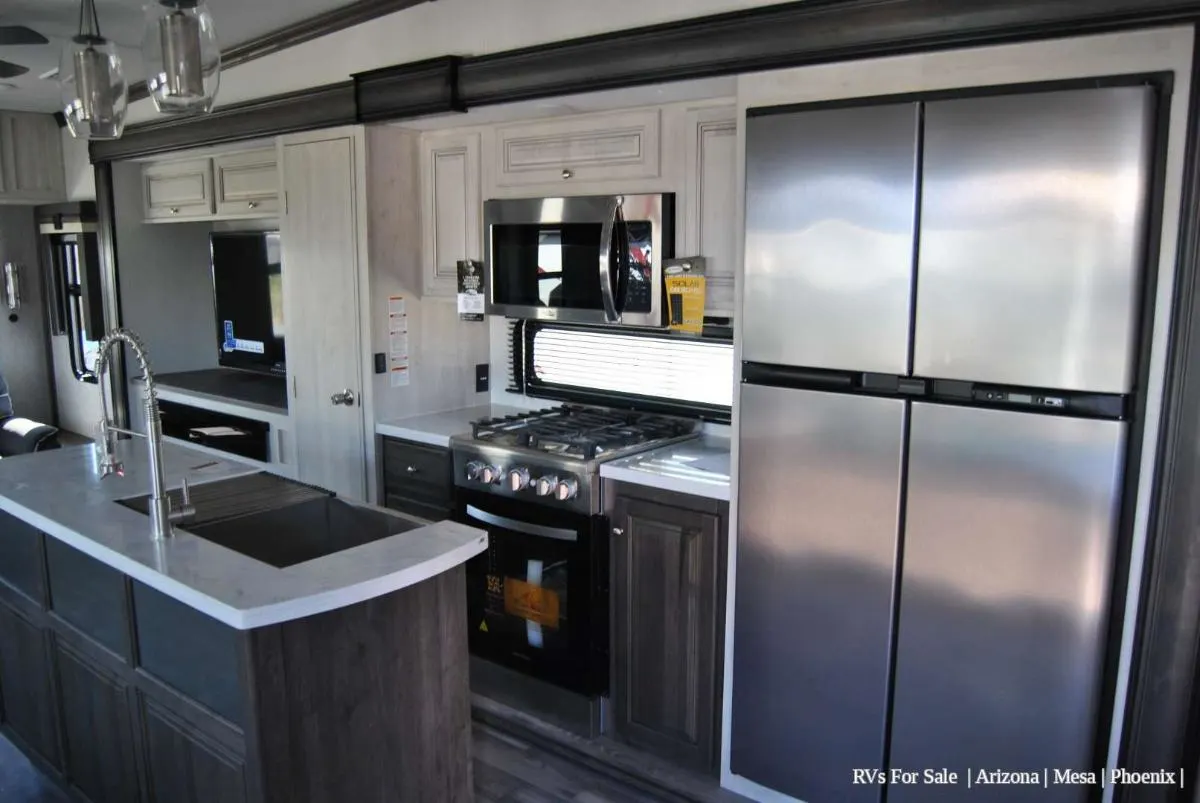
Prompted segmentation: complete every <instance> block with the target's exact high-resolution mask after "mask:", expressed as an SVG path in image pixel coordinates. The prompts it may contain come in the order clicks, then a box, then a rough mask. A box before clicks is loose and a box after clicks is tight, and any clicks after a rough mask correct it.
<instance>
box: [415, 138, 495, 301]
mask: <svg viewBox="0 0 1200 803" xmlns="http://www.w3.org/2000/svg"><path fill="white" fill-rule="evenodd" d="M480 186H481V183H480V167H479V135H478V134H475V133H467V134H462V133H451V134H429V135H426V136H423V137H422V138H421V262H422V265H423V266H424V268H423V271H422V274H423V276H422V283H423V290H424V293H425V295H434V296H439V295H440V296H450V295H454V293H455V292H456V290H457V287H458V261H459V260H460V259H480V260H481V259H483V248H482V246H481V237H482V228H481V226H482V223H481V218H480V213H481V211H482V203H483V198H482V193H481V190H480Z"/></svg>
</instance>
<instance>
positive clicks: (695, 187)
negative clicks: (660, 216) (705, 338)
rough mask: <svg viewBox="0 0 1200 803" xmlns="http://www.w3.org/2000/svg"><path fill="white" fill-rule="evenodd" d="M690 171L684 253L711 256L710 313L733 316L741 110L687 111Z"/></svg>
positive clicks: (685, 199) (707, 305)
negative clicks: (738, 134)
mask: <svg viewBox="0 0 1200 803" xmlns="http://www.w3.org/2000/svg"><path fill="white" fill-rule="evenodd" d="M687 130H688V141H687V153H686V162H687V174H686V182H687V184H686V188H685V190H684V194H683V243H684V247H683V249H682V250H681V251H680V250H679V249H677V253H679V255H680V256H703V257H706V258H707V269H708V280H707V283H706V284H707V291H708V295H707V298H706V299H705V304H704V307H705V310H704V312H705V314H706V315H710V316H714V317H730V316H732V315H733V310H734V288H733V284H734V275H735V271H736V269H737V264H738V258H737V232H736V231H735V230H734V228H735V222H736V220H737V214H736V213H737V109H736V108H734V107H732V106H719V107H712V108H706V109H694V110H692V111H690V112H688V127H687Z"/></svg>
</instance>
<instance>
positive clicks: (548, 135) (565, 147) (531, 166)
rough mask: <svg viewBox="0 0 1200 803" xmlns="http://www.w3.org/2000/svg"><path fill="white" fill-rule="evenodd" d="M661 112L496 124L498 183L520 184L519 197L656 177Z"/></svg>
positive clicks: (585, 190)
mask: <svg viewBox="0 0 1200 803" xmlns="http://www.w3.org/2000/svg"><path fill="white" fill-rule="evenodd" d="M661 114H662V113H661V112H660V110H658V109H635V110H630V111H621V112H616V113H605V114H586V115H575V116H573V117H569V118H565V119H559V120H541V121H537V122H531V123H518V124H515V125H508V126H503V127H501V128H498V129H497V130H496V137H495V143H496V154H495V160H496V161H495V174H494V175H495V182H496V187H497V188H509V187H512V188H520V189H521V192H517V193H516V194H517V195H518V196H519V195H525V194H530V195H534V196H536V195H538V194H544V193H553V194H562V195H584V194H591V192H592V188H591V187H590V186H589V185H594V184H596V183H597V182H600V183H601V185H602V186H604V183H605V182H608V183H609V186H611V182H616V181H623V182H625V186H629V182H630V181H632V180H635V179H653V178H658V177H659V176H660V174H661V170H662V160H661V154H660V151H661ZM535 189H536V190H537V192H534V191H533V190H535Z"/></svg>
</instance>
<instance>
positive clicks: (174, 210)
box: [171, 206, 179, 215]
mask: <svg viewBox="0 0 1200 803" xmlns="http://www.w3.org/2000/svg"><path fill="white" fill-rule="evenodd" d="M171 214H172V215H178V214H179V207H178V206H172V207H171Z"/></svg>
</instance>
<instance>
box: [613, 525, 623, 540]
mask: <svg viewBox="0 0 1200 803" xmlns="http://www.w3.org/2000/svg"><path fill="white" fill-rule="evenodd" d="M624 534H625V530H624V529H622V528H620V527H613V535H615V536H617V537H618V538H619V537H621V536H622V535H624Z"/></svg>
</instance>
